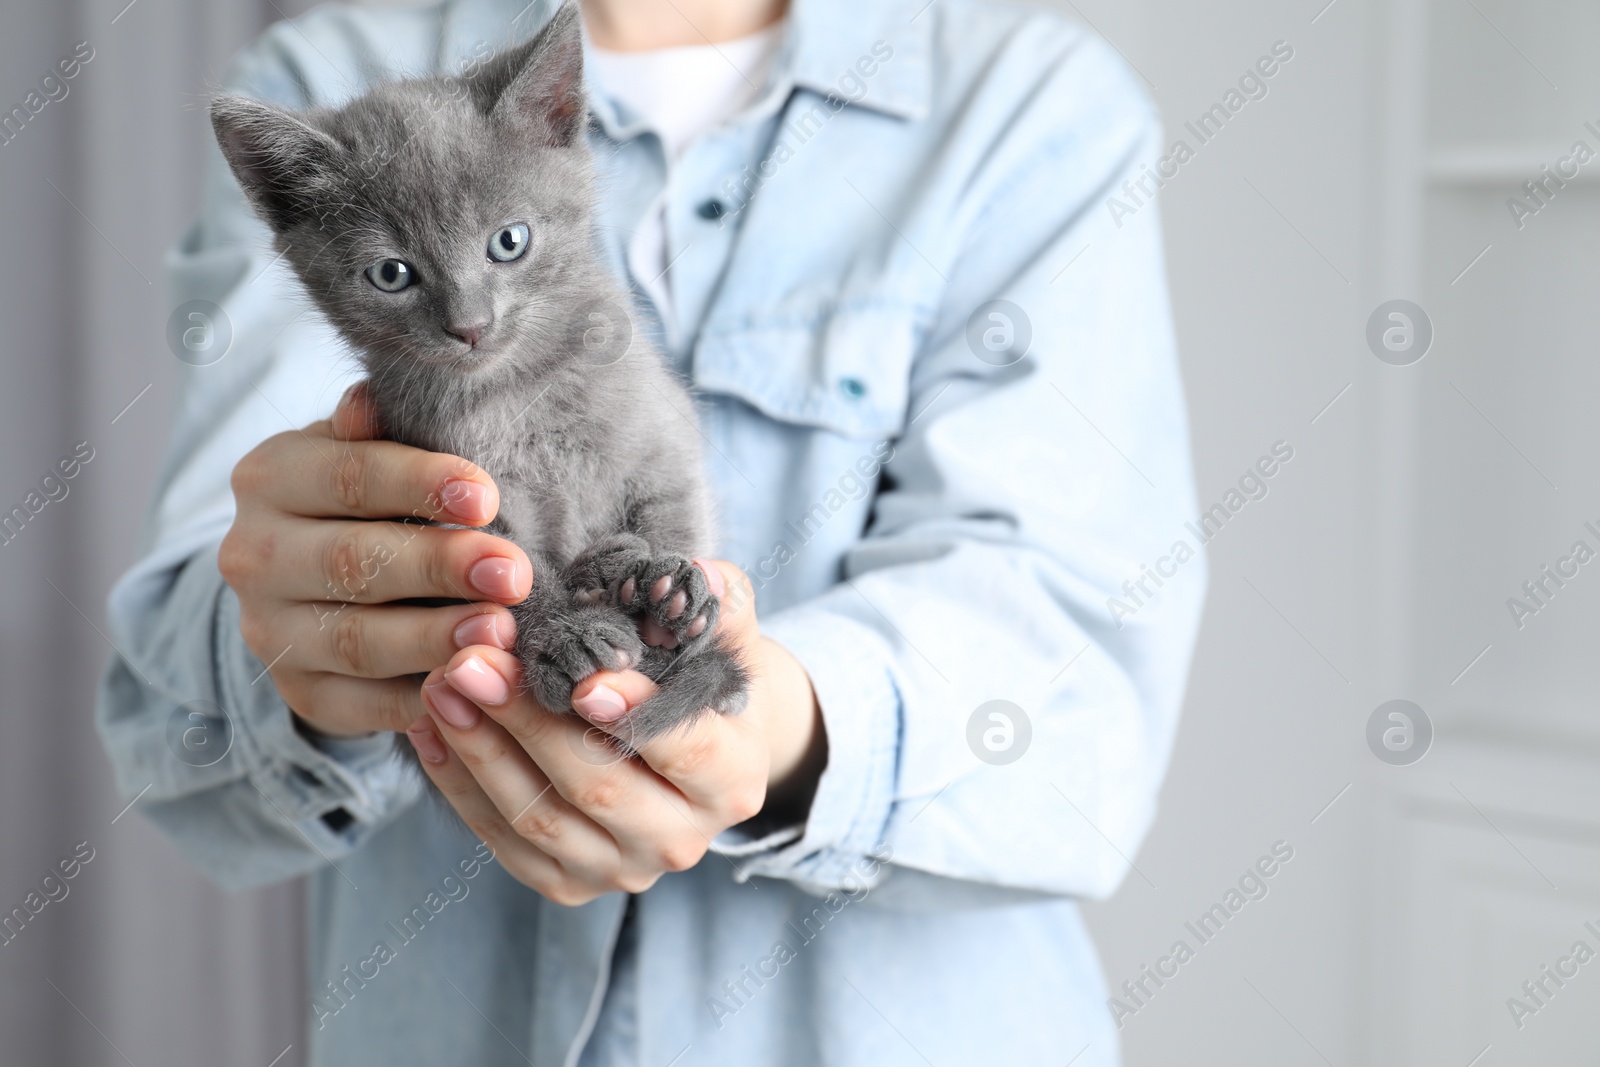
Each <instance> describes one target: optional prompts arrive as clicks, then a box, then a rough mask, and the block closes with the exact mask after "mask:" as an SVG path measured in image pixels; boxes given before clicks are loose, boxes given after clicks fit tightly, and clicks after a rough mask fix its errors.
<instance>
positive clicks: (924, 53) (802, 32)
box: [779, 0, 933, 119]
mask: <svg viewBox="0 0 1600 1067" xmlns="http://www.w3.org/2000/svg"><path fill="white" fill-rule="evenodd" d="M925 2H926V0H890V2H887V3H862V2H861V0H790V6H789V23H790V28H789V38H788V41H787V42H786V43H785V51H786V56H785V57H784V59H783V60H780V62H779V70H780V72H787V75H788V77H789V78H790V79H791V80H792V81H793V83H794V84H795V85H797V86H799V87H801V88H805V89H810V90H811V91H813V92H816V93H821V94H822V95H824V96H835V97H838V98H839V99H841V100H844V101H846V102H847V103H848V104H849V105H851V106H854V107H862V108H870V109H872V110H874V111H881V112H883V113H884V114H887V115H894V116H897V117H899V118H906V119H920V118H923V117H925V116H926V115H927V114H928V107H929V104H930V98H931V96H932V92H933V86H932V77H931V68H930V64H931V56H930V52H931V50H932V41H931V40H930V37H931V28H932V25H933V20H932V19H931V18H928V17H926V16H925V15H922V11H925V10H926V8H925V7H923V6H922V5H923V4H924V3H925ZM919 9H920V10H919ZM919 16H920V17H919ZM879 42H882V43H881V44H880V43H879ZM874 46H876V47H877V52H874V51H873V49H874ZM886 50H887V51H888V54H889V58H888V59H887V60H885V59H884V58H883V57H884V53H885V51H886ZM868 70H870V71H872V73H871V74H870V75H869V74H866V73H865V71H868ZM780 76H782V73H780ZM852 98H854V99H852Z"/></svg>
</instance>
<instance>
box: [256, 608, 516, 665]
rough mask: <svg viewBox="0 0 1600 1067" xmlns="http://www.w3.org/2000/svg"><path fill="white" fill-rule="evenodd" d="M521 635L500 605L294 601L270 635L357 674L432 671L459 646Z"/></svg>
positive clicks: (498, 643)
mask: <svg viewBox="0 0 1600 1067" xmlns="http://www.w3.org/2000/svg"><path fill="white" fill-rule="evenodd" d="M516 639H517V624H516V622H515V620H513V619H512V618H511V613H510V612H509V611H507V610H506V609H505V608H503V607H500V606H499V605H496V604H461V605H453V606H450V607H436V608H427V607H412V606H410V605H402V604H380V605H366V604H340V603H333V604H324V603H293V604H286V605H284V606H283V607H282V608H280V609H279V612H278V616H277V617H276V618H275V619H274V620H273V634H272V643H273V644H275V645H276V646H277V647H287V646H289V645H293V646H294V649H295V651H296V653H297V654H298V656H299V663H300V665H301V666H302V667H305V668H307V669H309V670H315V671H330V672H333V673H337V674H348V675H354V676H355V677H357V678H398V677H400V676H402V675H409V674H427V673H428V672H429V671H431V670H433V669H434V668H435V667H437V666H439V665H441V664H443V663H444V662H446V661H447V660H448V659H449V658H450V657H451V656H452V655H454V654H455V653H456V651H457V650H459V649H463V648H468V647H470V646H472V645H493V646H495V647H497V648H513V647H515V645H516Z"/></svg>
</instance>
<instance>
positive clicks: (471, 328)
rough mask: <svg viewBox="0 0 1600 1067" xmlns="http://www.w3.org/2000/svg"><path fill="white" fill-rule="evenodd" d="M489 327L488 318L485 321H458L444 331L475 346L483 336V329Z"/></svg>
mask: <svg viewBox="0 0 1600 1067" xmlns="http://www.w3.org/2000/svg"><path fill="white" fill-rule="evenodd" d="M488 328H489V323H488V321H487V320H485V321H483V322H469V323H457V324H454V325H450V326H446V327H445V328H444V332H445V333H447V334H449V335H450V336H451V337H454V338H456V339H457V340H461V341H465V342H466V343H467V344H469V345H471V346H472V347H473V348H477V347H478V339H479V338H480V337H482V336H483V331H485V330H487V329H488Z"/></svg>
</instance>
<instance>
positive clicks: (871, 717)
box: [711, 605, 902, 891]
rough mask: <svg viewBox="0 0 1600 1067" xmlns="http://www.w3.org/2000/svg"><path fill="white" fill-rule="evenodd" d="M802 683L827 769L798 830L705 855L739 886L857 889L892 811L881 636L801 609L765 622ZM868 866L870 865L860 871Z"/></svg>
mask: <svg viewBox="0 0 1600 1067" xmlns="http://www.w3.org/2000/svg"><path fill="white" fill-rule="evenodd" d="M761 631H762V633H763V634H764V635H765V636H767V637H770V638H772V639H773V640H774V641H776V642H778V643H779V644H781V645H783V646H784V647H785V648H786V649H788V650H789V652H790V653H792V654H793V655H794V657H795V658H796V659H797V660H799V661H800V664H801V666H802V667H804V668H805V671H806V673H807V674H808V675H809V676H810V678H811V685H812V688H813V689H814V690H815V691H816V695H817V703H818V705H819V706H820V707H821V709H822V721H823V725H824V728H825V729H826V730H827V735H828V764H827V767H826V768H825V769H824V770H823V772H822V777H821V779H820V780H819V781H818V782H817V790H816V795H815V796H814V797H813V799H812V801H811V810H810V812H809V813H808V814H807V816H806V821H805V823H804V825H802V826H795V827H786V828H783V829H779V830H775V831H771V832H766V833H758V832H752V831H751V829H750V825H751V824H744V825H742V826H736V827H733V828H731V829H729V830H725V831H724V832H723V833H722V834H720V835H719V836H718V837H717V838H716V840H715V841H713V842H712V846H711V847H712V849H713V851H716V852H719V853H721V854H722V855H725V856H728V857H729V858H730V859H733V860H734V862H735V866H736V868H737V871H738V874H737V875H736V877H737V878H738V880H739V881H744V880H746V879H748V878H749V877H750V876H752V875H762V876H764V877H768V878H783V879H787V880H790V881H794V882H799V883H802V884H805V885H809V886H812V887H815V888H816V889H818V890H822V891H827V890H832V889H836V888H840V887H842V886H846V885H859V883H860V881H861V871H862V869H863V860H864V858H866V857H868V856H870V855H872V854H874V853H876V851H877V850H878V849H879V848H880V847H881V845H882V844H883V839H884V832H885V828H886V827H887V825H888V822H889V812H890V809H891V807H892V806H893V804H894V795H895V781H896V778H897V771H898V762H899V751H900V723H901V712H902V701H901V694H900V690H899V687H898V686H897V685H896V684H895V679H894V673H893V670H892V664H893V662H894V657H893V653H892V651H891V650H890V649H889V648H888V647H887V645H886V643H885V641H884V638H883V635H882V634H881V633H879V632H878V631H877V630H874V629H872V628H871V627H868V626H866V625H864V624H862V623H860V622H858V621H856V620H854V619H851V618H849V617H847V616H843V615H839V614H836V613H835V612H832V611H829V610H827V609H825V608H822V607H814V606H806V605H802V606H799V607H796V608H791V609H789V610H787V611H783V612H779V613H778V614H776V615H773V616H772V617H770V618H768V619H765V620H763V621H762V624H761ZM869 866H871V867H874V868H875V867H876V864H870V865H869Z"/></svg>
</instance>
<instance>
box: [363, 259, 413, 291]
mask: <svg viewBox="0 0 1600 1067" xmlns="http://www.w3.org/2000/svg"><path fill="white" fill-rule="evenodd" d="M414 280H415V274H414V272H413V271H412V270H411V268H410V267H409V266H408V265H406V264H404V263H402V262H400V261H399V260H398V259H380V260H379V261H378V262H376V263H374V264H373V265H372V266H370V267H368V268H367V281H369V282H371V283H372V284H373V285H376V286H377V287H378V288H379V289H382V290H383V291H384V292H386V293H398V292H399V291H400V290H402V289H404V288H406V287H407V286H409V285H410V284H411V283H412V281H414Z"/></svg>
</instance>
